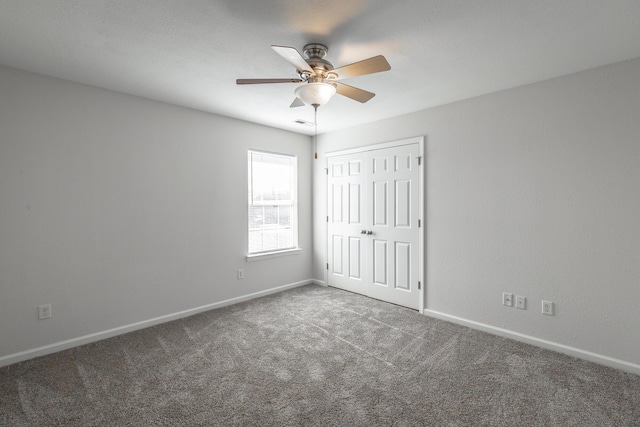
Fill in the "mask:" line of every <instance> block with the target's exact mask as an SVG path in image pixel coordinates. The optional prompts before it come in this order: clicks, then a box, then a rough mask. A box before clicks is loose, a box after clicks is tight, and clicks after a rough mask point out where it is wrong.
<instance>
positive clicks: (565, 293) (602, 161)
mask: <svg viewBox="0 0 640 427" xmlns="http://www.w3.org/2000/svg"><path fill="white" fill-rule="evenodd" d="M372 102H382V101H381V100H379V101H376V99H375V98H374V100H373V101H372ZM420 135H424V136H425V152H426V171H425V181H426V182H425V186H424V188H425V203H426V206H425V212H426V229H425V233H426V234H425V238H426V256H425V267H426V306H425V307H426V309H427V313H428V314H432V315H440V316H441V317H446V318H450V319H452V320H459V321H461V322H463V323H466V324H470V325H476V326H483V327H484V326H488V327H489V328H493V329H494V331H500V330H503V331H504V330H506V331H507V332H508V333H507V335H509V334H511V335H512V336H514V337H517V336H518V335H519V334H523V335H526V336H528V337H534V338H535V339H537V340H538V342H539V343H544V342H545V341H548V342H551V343H553V344H554V345H555V347H556V348H561V347H563V346H568V347H571V348H573V349H577V350H580V351H581V352H582V355H583V356H584V355H587V356H588V355H589V354H590V353H594V354H595V355H596V356H597V358H598V359H599V360H600V361H606V360H607V359H608V358H613V359H616V361H615V362H616V363H618V362H623V364H624V363H629V364H631V365H630V368H631V369H632V370H633V369H635V370H636V371H637V372H639V373H640V339H638V327H639V325H640V310H639V309H638V306H639V304H640V59H636V60H633V61H627V62H623V63H619V64H614V65H611V66H606V67H601V68H598V69H594V70H590V71H586V72H582V73H578V74H573V75H570V76H566V77H562V78H557V79H553V80H550V81H546V82H542V83H538V84H533V85H529V86H525V87H520V88H516V89H512V90H507V91H503V92H499V93H495V94H491V95H487V96H482V97H478V98H474V99H470V100H466V101H463V102H458V103H455V104H450V105H445V106H442V107H438V108H433V109H429V110H426V111H422V112H418V113H414V114H410V115H404V116H400V117H396V118H393V119H389V120H385V121H380V122H376V123H374V124H370V125H365V126H360V127H355V128H351V129H348V130H344V131H339V132H335V133H330V134H326V135H322V136H321V137H320V138H319V152H320V153H321V154H322V153H326V152H330V151H335V150H339V149H344V148H351V147H356V146H362V145H368V144H374V143H380V142H386V141H393V140H399V139H404V138H408V137H414V136H420ZM323 167H324V163H323V162H315V163H314V169H315V170H314V218H315V219H316V221H315V223H314V242H315V243H314V276H315V277H316V278H318V279H319V280H323V279H324V269H323V267H324V263H325V253H326V247H325V244H324V241H325V240H324V239H325V236H326V223H325V222H324V221H323V219H324V216H325V215H326V213H325V211H326V203H325V198H324V197H325V188H324V185H325V177H324V171H323V170H322V168H323ZM505 291H506V292H512V293H514V294H517V295H523V296H526V297H527V303H528V306H527V309H526V310H524V311H523V310H518V309H516V308H507V307H504V306H502V305H501V296H502V292H505ZM542 299H547V300H551V301H553V302H554V303H555V308H556V315H555V316H553V317H548V316H544V315H542V314H541V313H540V304H541V303H540V301H541V300H542Z"/></svg>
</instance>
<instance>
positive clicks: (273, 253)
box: [246, 149, 300, 261]
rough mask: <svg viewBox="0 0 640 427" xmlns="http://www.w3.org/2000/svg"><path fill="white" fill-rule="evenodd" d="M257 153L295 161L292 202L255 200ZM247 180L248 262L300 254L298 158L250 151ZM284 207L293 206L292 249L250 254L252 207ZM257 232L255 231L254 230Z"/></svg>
mask: <svg viewBox="0 0 640 427" xmlns="http://www.w3.org/2000/svg"><path fill="white" fill-rule="evenodd" d="M253 153H256V154H266V155H273V156H281V157H283V158H287V159H292V160H293V171H292V172H293V177H292V178H291V188H290V194H291V196H292V200H291V202H290V203H287V202H284V203H283V202H282V201H265V202H264V203H260V202H257V203H256V201H255V200H254V194H253V191H254V190H253V160H252V154H253ZM247 178H248V186H247V190H248V191H247V194H248V197H247V256H246V259H247V261H252V260H256V259H263V258H270V257H274V256H281V255H290V254H294V253H298V252H300V247H299V242H298V157H297V156H296V155H294V154H286V153H276V152H269V151H264V150H256V149H249V150H248V152H247ZM283 205H288V206H291V211H290V217H291V225H290V230H291V233H292V235H291V239H292V243H293V244H292V245H291V246H290V247H283V248H277V249H268V250H264V251H257V252H249V250H250V243H249V242H250V239H251V233H252V229H251V228H250V216H249V210H250V209H251V206H265V207H268V206H283ZM253 231H255V230H253Z"/></svg>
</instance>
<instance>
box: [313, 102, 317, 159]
mask: <svg viewBox="0 0 640 427" xmlns="http://www.w3.org/2000/svg"><path fill="white" fill-rule="evenodd" d="M313 151H314V152H315V153H314V155H313V158H314V159H317V158H318V104H313Z"/></svg>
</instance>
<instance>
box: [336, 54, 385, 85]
mask: <svg viewBox="0 0 640 427" xmlns="http://www.w3.org/2000/svg"><path fill="white" fill-rule="evenodd" d="M390 69H391V65H389V63H388V62H387V60H386V59H385V57H384V56H382V55H378V56H374V57H373V58H369V59H365V60H363V61H360V62H354V63H353V64H349V65H345V66H344V67H340V68H336V69H335V70H333V72H334V73H336V74H338V78H337V79H336V80H342V79H348V78H349V77H357V76H364V75H365V74H373V73H379V72H381V71H388V70H390Z"/></svg>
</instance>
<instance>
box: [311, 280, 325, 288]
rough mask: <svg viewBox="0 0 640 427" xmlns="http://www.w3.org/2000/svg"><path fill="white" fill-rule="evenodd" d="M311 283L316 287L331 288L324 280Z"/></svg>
mask: <svg viewBox="0 0 640 427" xmlns="http://www.w3.org/2000/svg"><path fill="white" fill-rule="evenodd" d="M311 283H313V284H314V285H320V286H324V287H329V285H327V284H326V283H325V281H324V280H318V279H313V280H311Z"/></svg>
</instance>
